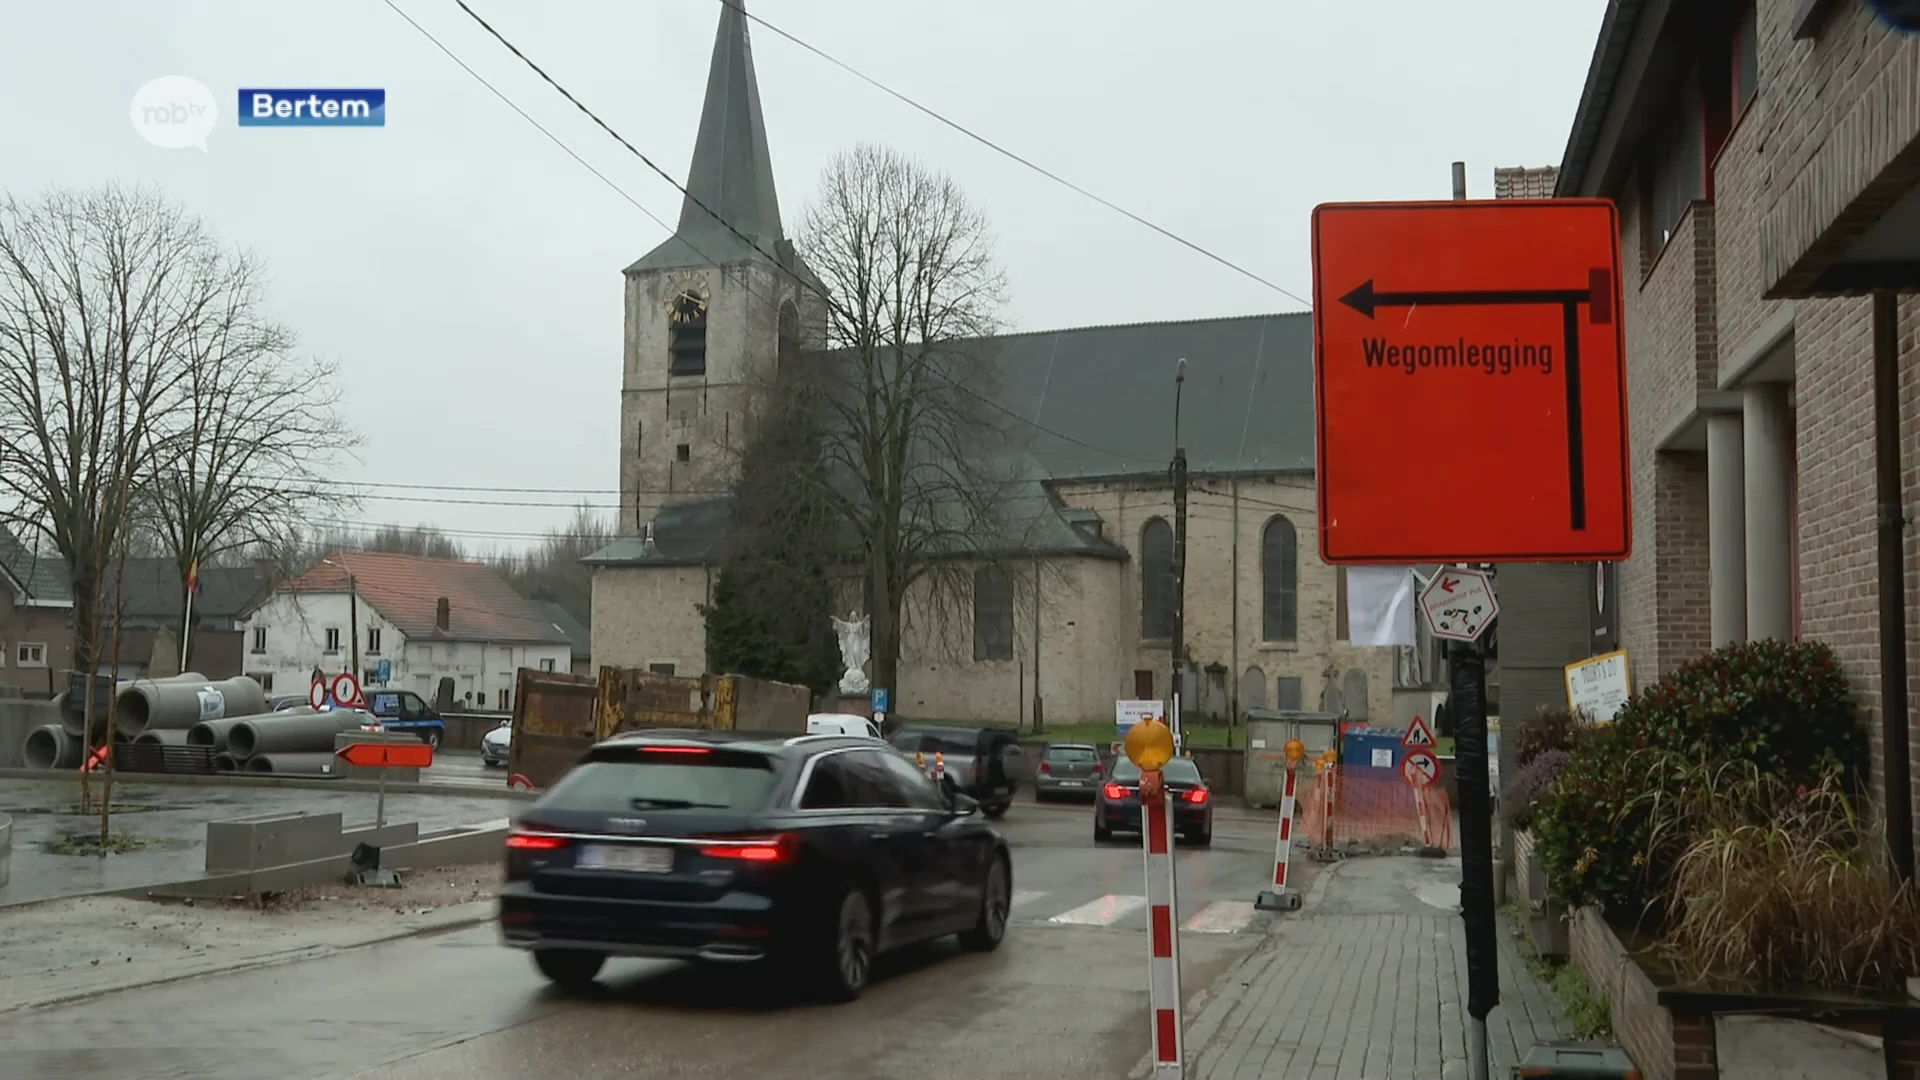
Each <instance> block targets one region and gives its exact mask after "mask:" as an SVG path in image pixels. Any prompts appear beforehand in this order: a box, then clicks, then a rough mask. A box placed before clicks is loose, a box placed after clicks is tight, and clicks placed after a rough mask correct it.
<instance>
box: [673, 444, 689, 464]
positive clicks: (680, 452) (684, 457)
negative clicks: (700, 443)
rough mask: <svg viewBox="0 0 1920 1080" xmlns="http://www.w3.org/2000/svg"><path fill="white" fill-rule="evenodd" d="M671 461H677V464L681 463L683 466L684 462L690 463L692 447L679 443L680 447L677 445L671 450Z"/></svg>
mask: <svg viewBox="0 0 1920 1080" xmlns="http://www.w3.org/2000/svg"><path fill="white" fill-rule="evenodd" d="M673 459H674V460H675V461H678V462H681V463H682V464H685V463H686V462H689V461H692V460H693V447H692V446H690V445H688V444H687V443H681V444H680V445H678V446H676V447H674V448H673Z"/></svg>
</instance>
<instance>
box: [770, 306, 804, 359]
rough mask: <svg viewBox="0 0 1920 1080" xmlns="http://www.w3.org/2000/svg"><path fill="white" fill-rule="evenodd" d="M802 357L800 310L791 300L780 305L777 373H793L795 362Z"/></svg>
mask: <svg viewBox="0 0 1920 1080" xmlns="http://www.w3.org/2000/svg"><path fill="white" fill-rule="evenodd" d="M799 358H800V310H799V309H798V308H796V307H794V306H793V301H791V300H789V301H787V302H786V303H784V304H781V305H780V353H779V356H778V357H777V358H776V359H775V361H774V362H775V364H776V365H777V366H776V368H775V371H776V373H778V374H781V375H791V374H792V373H793V362H794V361H795V360H798V359H799Z"/></svg>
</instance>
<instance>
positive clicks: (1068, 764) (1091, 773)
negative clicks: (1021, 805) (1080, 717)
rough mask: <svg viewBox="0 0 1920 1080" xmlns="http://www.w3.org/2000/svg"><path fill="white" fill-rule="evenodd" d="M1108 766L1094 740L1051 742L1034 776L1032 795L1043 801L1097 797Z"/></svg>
mask: <svg viewBox="0 0 1920 1080" xmlns="http://www.w3.org/2000/svg"><path fill="white" fill-rule="evenodd" d="M1105 774H1106V769H1105V768H1104V767H1103V766H1102V765H1101V764H1100V748H1099V747H1097V746H1095V745H1093V744H1092V743H1051V744H1049V745H1048V746H1047V752H1046V753H1045V754H1043V755H1041V758H1040V766H1039V771H1038V772H1037V773H1036V774H1035V775H1034V778H1033V797H1034V798H1035V799H1038V800H1039V801H1041V802H1046V801H1047V800H1049V799H1057V798H1059V797H1061V796H1063V795H1071V796H1073V797H1075V798H1079V797H1081V796H1087V797H1090V798H1098V797H1099V793H1100V784H1101V781H1102V780H1104V779H1105V778H1106V775H1105Z"/></svg>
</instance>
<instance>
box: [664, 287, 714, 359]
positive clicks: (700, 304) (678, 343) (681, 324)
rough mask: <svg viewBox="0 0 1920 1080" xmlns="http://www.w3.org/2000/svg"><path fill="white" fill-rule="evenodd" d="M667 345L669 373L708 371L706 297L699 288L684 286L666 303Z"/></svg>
mask: <svg viewBox="0 0 1920 1080" xmlns="http://www.w3.org/2000/svg"><path fill="white" fill-rule="evenodd" d="M667 347H668V349H669V350H670V351H671V353H672V358H671V361H670V362H669V365H668V368H667V373H668V374H670V375H705V374H706V373H707V298H706V297H704V296H702V295H700V294H699V292H697V291H695V290H693V289H686V290H683V291H681V292H680V293H679V294H678V295H677V296H675V297H674V298H673V300H672V301H671V302H670V303H668V305H667Z"/></svg>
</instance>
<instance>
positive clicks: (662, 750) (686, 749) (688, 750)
mask: <svg viewBox="0 0 1920 1080" xmlns="http://www.w3.org/2000/svg"><path fill="white" fill-rule="evenodd" d="M640 752H641V753H643V754H711V753H713V751H712V750H709V749H707V748H706V747H704V746H643V747H641V748H640Z"/></svg>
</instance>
